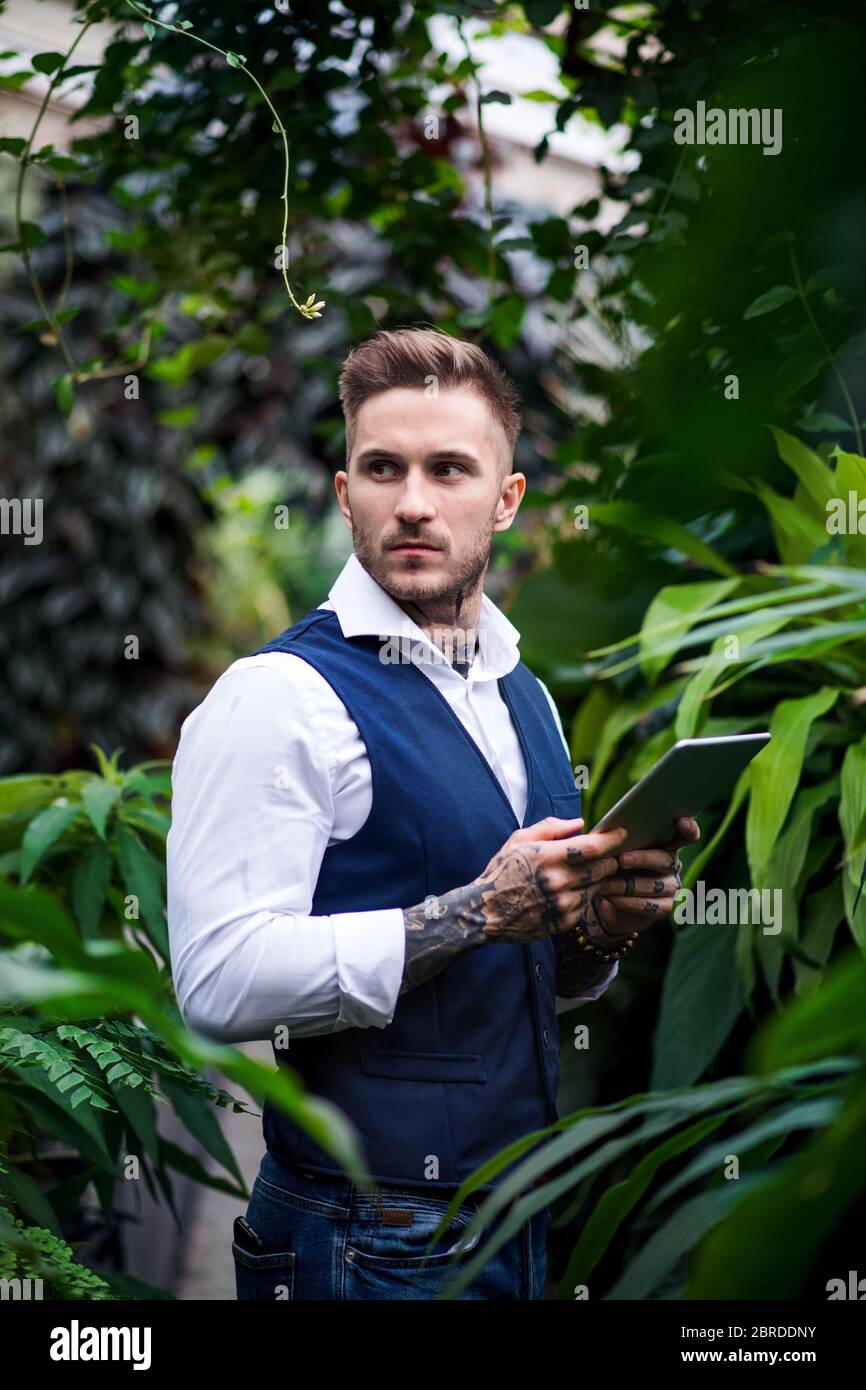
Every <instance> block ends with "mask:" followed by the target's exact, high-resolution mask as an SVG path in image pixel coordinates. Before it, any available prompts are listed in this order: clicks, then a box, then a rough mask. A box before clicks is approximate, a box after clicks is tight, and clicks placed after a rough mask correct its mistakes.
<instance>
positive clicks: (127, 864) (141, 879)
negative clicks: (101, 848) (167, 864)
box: [111, 823, 169, 961]
mask: <svg viewBox="0 0 866 1390" xmlns="http://www.w3.org/2000/svg"><path fill="white" fill-rule="evenodd" d="M111 843H112V848H113V850H114V853H115V856H116V858H117V862H118V864H119V865H120V871H121V874H122V875H123V881H124V883H125V884H126V889H127V892H128V893H131V894H134V895H135V897H136V898H137V899H138V905H139V912H140V914H141V919H142V922H143V924H144V926H145V928H146V930H147V933H148V936H149V937H150V939H151V940H152V941H153V943H154V945H155V946H156V947H157V948H158V950H159V952H160V954H161V955H162V957H163V959H164V960H166V961H167V960H168V959H169V944H168V928H167V925H166V920H165V871H164V869H163V866H162V865H161V864H159V863H158V862H157V860H156V859H154V857H153V855H152V854H150V853H148V851H147V850H146V849H145V847H144V845H143V844H142V843H141V841H140V840H139V838H138V836H137V835H136V833H135V831H134V830H131V829H130V828H129V826H127V825H125V824H123V823H118V824H116V825H115V827H114V830H113V832H112V837H111ZM126 920H127V919H124V921H126Z"/></svg>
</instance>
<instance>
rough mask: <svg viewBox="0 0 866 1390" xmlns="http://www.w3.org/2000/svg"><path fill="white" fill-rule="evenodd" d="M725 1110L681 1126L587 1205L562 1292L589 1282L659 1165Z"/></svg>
mask: <svg viewBox="0 0 866 1390" xmlns="http://www.w3.org/2000/svg"><path fill="white" fill-rule="evenodd" d="M728 1114H729V1112H728V1111H723V1112H722V1113H721V1114H720V1115H710V1116H709V1117H708V1118H707V1119H704V1120H699V1121H698V1122H697V1123H696V1124H694V1125H690V1126H689V1127H688V1128H687V1129H684V1130H681V1131H680V1133H679V1134H675V1135H673V1136H672V1138H670V1139H667V1140H665V1142H664V1143H663V1144H659V1145H658V1146H657V1147H656V1148H655V1149H653V1150H652V1151H651V1152H650V1153H648V1154H644V1156H643V1158H641V1159H640V1160H639V1162H638V1163H637V1164H636V1166H635V1167H634V1169H633V1170H632V1172H631V1174H630V1176H629V1177H628V1178H625V1179H624V1180H623V1181H622V1182H619V1183H616V1185H615V1186H614V1187H608V1188H607V1189H606V1190H605V1191H604V1192H602V1193H601V1196H600V1197H599V1199H598V1201H597V1202H596V1203H595V1204H594V1206H593V1207H592V1208H591V1209H590V1211H589V1215H588V1217H587V1219H586V1222H585V1224H584V1226H583V1228H582V1230H581V1233H580V1237H579V1239H578V1241H577V1244H576V1246H575V1247H574V1250H573V1251H572V1253H571V1257H570V1259H569V1262H568V1267H567V1268H566V1271H565V1274H564V1275H563V1277H562V1281H561V1284H560V1294H561V1296H563V1295H566V1296H567V1295H570V1291H571V1290H572V1289H573V1288H574V1287H575V1285H577V1284H586V1283H588V1280H589V1276H590V1274H591V1273H592V1271H593V1270H594V1269H595V1267H596V1265H597V1264H598V1262H599V1260H600V1259H601V1257H602V1255H603V1254H604V1252H605V1251H606V1250H607V1248H608V1246H609V1245H610V1242H611V1241H612V1240H613V1237H614V1236H615V1235H616V1232H617V1230H618V1229H619V1227H620V1226H621V1225H622V1222H623V1221H624V1219H625V1217H626V1216H627V1215H628V1214H629V1212H630V1211H633V1210H634V1208H635V1207H636V1206H637V1204H638V1202H639V1201H640V1199H641V1197H642V1196H643V1194H644V1193H645V1192H646V1190H647V1188H648V1187H649V1185H650V1183H651V1182H652V1180H653V1178H654V1177H655V1175H656V1173H657V1172H658V1170H659V1168H660V1167H661V1165H662V1164H663V1163H667V1162H668V1160H669V1159H671V1158H675V1157H676V1156H677V1155H678V1154H680V1153H683V1152H684V1151H685V1150H686V1149H690V1148H692V1147H693V1146H694V1145H695V1144H699V1143H700V1142H701V1140H702V1139H705V1138H706V1137H707V1135H708V1134H712V1132H713V1130H715V1129H718V1127H719V1125H721V1124H723V1123H724V1121H725V1120H726V1119H727V1117H728ZM644 1211H646V1207H644Z"/></svg>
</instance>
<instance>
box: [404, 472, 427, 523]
mask: <svg viewBox="0 0 866 1390" xmlns="http://www.w3.org/2000/svg"><path fill="white" fill-rule="evenodd" d="M394 514H395V516H398V517H400V518H401V520H403V521H420V520H421V519H422V518H424V517H432V516H435V514H436V508H435V506H434V503H433V497H432V494H431V492H430V488H429V486H428V484H427V482H426V481H425V480H424V479H423V478H413V477H412V476H408V477H407V478H405V479H404V481H403V485H402V487H401V488H400V491H399V495H398V497H397V500H396V502H395V504H394Z"/></svg>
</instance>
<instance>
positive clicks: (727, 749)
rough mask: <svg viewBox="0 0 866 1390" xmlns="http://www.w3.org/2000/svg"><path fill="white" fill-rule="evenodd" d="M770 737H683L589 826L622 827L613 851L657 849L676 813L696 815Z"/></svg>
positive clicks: (671, 830) (668, 836) (672, 832)
mask: <svg viewBox="0 0 866 1390" xmlns="http://www.w3.org/2000/svg"><path fill="white" fill-rule="evenodd" d="M769 742H770V735H769V734H768V733H759V734H729V735H726V736H724V737H721V738H682V739H680V741H679V742H678V743H675V744H674V746H673V748H671V749H669V750H668V752H667V753H665V755H664V757H663V758H661V759H660V760H659V761H658V762H657V763H656V765H655V767H653V768H650V770H649V772H648V773H647V774H646V776H645V777H642V778H641V780H640V781H639V782H637V783H636V784H635V786H633V787H632V788H631V790H630V791H627V792H626V794H625V796H623V797H620V799H619V801H618V802H617V803H616V805H615V806H611V808H610V810H609V811H607V812H606V813H605V814H604V815H603V816H602V818H601V820H600V821H599V822H598V824H597V825H594V826H593V830H612V829H613V828H614V827H615V826H624V827H625V829H626V830H627V831H628V839H627V840H623V842H622V844H621V845H618V846H617V848H616V851H615V853H616V854H622V852H623V851H624V850H627V849H651V848H661V847H662V846H664V845H666V844H667V843H668V841H669V840H672V839H674V837H675V836H676V833H677V831H676V822H677V820H678V819H679V817H680V816H697V815H698V814H699V812H701V811H702V810H703V809H704V807H705V806H709V804H710V802H711V801H715V799H716V797H717V796H718V795H719V794H720V793H721V792H723V791H724V790H725V788H726V787H727V786H729V785H730V784H731V783H732V782H735V781H736V779H737V778H738V777H739V775H740V773H741V772H742V771H743V768H744V767H747V766H748V764H749V763H750V762H751V760H752V758H754V756H755V754H756V753H760V751H761V749H762V748H766V746H767V744H768V743H769Z"/></svg>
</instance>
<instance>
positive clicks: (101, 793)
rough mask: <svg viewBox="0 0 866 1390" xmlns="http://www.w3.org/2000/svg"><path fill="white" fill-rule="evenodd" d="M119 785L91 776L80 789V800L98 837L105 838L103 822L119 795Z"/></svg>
mask: <svg viewBox="0 0 866 1390" xmlns="http://www.w3.org/2000/svg"><path fill="white" fill-rule="evenodd" d="M120 792H121V787H120V785H119V784H118V783H117V782H105V781H102V780H101V779H97V778H95V777H94V778H93V779H92V780H91V781H89V782H86V783H85V784H84V786H83V787H82V789H81V800H82V801H83V802H84V805H85V808H86V810H87V814H88V816H89V817H90V819H91V821H92V823H93V827H94V829H95V830H96V833H97V835H98V836H99V837H100V839H102V840H104V839H105V822H106V819H107V817H108V813H109V811H110V810H111V808H112V806H113V805H114V803H115V801H117V799H118V797H119V796H120Z"/></svg>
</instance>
